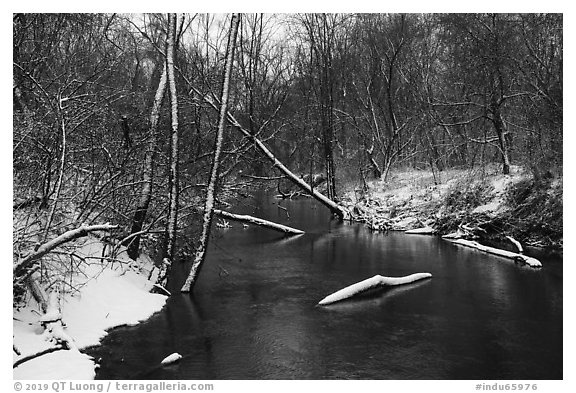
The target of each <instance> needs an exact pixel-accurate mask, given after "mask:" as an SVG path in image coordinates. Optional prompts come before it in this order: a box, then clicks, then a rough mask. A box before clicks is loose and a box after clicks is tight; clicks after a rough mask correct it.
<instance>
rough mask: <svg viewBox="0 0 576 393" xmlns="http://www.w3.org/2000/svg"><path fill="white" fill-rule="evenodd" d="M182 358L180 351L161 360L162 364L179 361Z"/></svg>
mask: <svg viewBox="0 0 576 393" xmlns="http://www.w3.org/2000/svg"><path fill="white" fill-rule="evenodd" d="M180 359H182V355H180V354H179V353H178V352H174V353H173V354H171V355H168V356H166V357H165V358H164V360H162V361H161V362H160V364H171V363H175V362H177V361H178V360H180Z"/></svg>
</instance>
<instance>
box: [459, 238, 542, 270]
mask: <svg viewBox="0 0 576 393" xmlns="http://www.w3.org/2000/svg"><path fill="white" fill-rule="evenodd" d="M452 243H456V244H460V245H462V246H466V247H471V248H475V249H477V250H480V251H484V252H487V253H489V254H493V255H498V256H501V257H504V258H510V259H514V260H520V261H522V262H524V263H525V264H527V265H529V266H531V267H542V263H541V262H540V261H539V260H537V259H536V258H532V257H529V256H526V255H523V254H518V253H515V252H512V251H507V250H501V249H499V248H495V247H490V246H485V245H483V244H480V243H478V242H475V241H473V240H464V239H458V240H453V241H452Z"/></svg>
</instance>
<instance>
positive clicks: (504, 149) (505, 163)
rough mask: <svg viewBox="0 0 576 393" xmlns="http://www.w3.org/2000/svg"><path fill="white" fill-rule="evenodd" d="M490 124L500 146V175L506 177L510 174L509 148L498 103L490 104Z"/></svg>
mask: <svg viewBox="0 0 576 393" xmlns="http://www.w3.org/2000/svg"><path fill="white" fill-rule="evenodd" d="M491 109H492V116H493V117H492V123H493V124H494V130H495V131H496V135H497V136H498V143H499V145H500V154H501V156H502V173H503V174H505V175H508V174H509V173H510V147H509V146H508V140H507V139H506V134H507V131H506V125H505V124H504V122H503V121H502V114H501V113H500V106H499V105H498V103H493V104H492V108H491Z"/></svg>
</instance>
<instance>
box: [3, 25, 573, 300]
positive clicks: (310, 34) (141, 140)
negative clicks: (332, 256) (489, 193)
mask: <svg viewBox="0 0 576 393" xmlns="http://www.w3.org/2000/svg"><path fill="white" fill-rule="evenodd" d="M13 41H14V44H13V123H14V127H13V129H14V131H13V157H14V161H13V173H14V204H13V206H14V239H13V243H14V261H15V266H16V267H18V269H17V270H19V272H18V275H19V277H22V276H27V275H31V274H32V270H39V271H40V273H41V277H42V278H43V279H44V278H45V277H46V273H48V272H47V271H46V269H48V265H46V264H44V262H43V258H41V257H39V258H35V259H34V261H31V262H28V261H30V258H32V257H34V255H38V253H39V252H42V250H43V249H44V248H43V247H46V245H49V244H51V243H50V242H53V241H55V240H56V239H61V236H63V235H64V234H66V233H69V232H70V231H74V230H76V229H79V228H90V227H93V226H97V225H102V224H103V223H108V222H109V223H111V225H113V226H114V230H113V231H112V232H109V233H107V234H106V235H98V236H101V237H104V238H105V240H106V241H110V242H111V243H113V244H118V243H122V245H123V246H125V247H127V252H128V255H129V256H130V257H131V258H132V259H136V258H137V257H138V255H139V254H140V252H141V251H142V250H143V249H145V250H147V251H148V252H150V253H153V254H155V255H158V257H159V260H161V259H163V258H169V259H170V260H172V261H173V262H174V261H177V260H179V259H182V257H189V256H190V255H195V256H196V259H197V262H196V263H194V266H196V267H195V268H194V271H199V267H200V266H201V262H200V261H202V260H203V258H204V254H205V252H206V247H207V244H208V240H209V235H210V224H211V222H212V215H213V209H215V208H221V207H222V206H221V205H223V204H224V203H225V202H226V201H230V200H233V199H234V198H235V197H236V196H238V193H239V192H241V191H242V189H243V188H244V186H245V185H246V183H247V181H248V180H247V179H248V177H247V176H246V175H251V176H254V177H255V178H256V177H260V178H274V177H278V176H279V175H281V177H282V179H281V180H278V182H281V183H282V186H283V187H286V186H287V185H288V186H290V183H292V184H295V187H297V188H298V189H299V190H300V191H301V192H303V193H304V194H308V195H311V196H313V197H314V198H316V199H317V200H318V201H319V202H320V203H321V204H322V205H324V206H325V207H326V208H327V209H329V210H330V211H331V212H332V213H334V215H336V216H338V217H340V218H344V219H346V218H349V216H350V212H349V211H348V210H347V208H346V207H344V205H343V204H342V203H341V201H340V199H339V197H341V195H342V192H341V191H342V188H343V187H344V185H345V184H346V182H347V181H351V180H352V181H358V182H361V183H363V184H364V186H365V184H366V180H367V179H369V178H373V177H377V178H382V179H384V180H387V179H388V177H389V174H390V171H391V170H392V169H393V168H399V167H412V168H419V169H427V170H430V171H432V173H434V174H436V173H438V172H440V171H443V170H445V169H447V168H453V167H459V168H461V167H467V168H468V167H470V168H472V167H478V166H482V165H485V164H488V163H497V164H498V165H499V166H500V167H501V170H502V173H508V172H509V171H510V166H511V165H522V166H524V167H526V168H529V170H530V171H531V172H532V173H533V175H534V177H535V178H536V179H542V178H547V177H550V176H555V175H556V172H557V171H558V168H561V165H562V105H563V103H562V97H563V90H562V88H563V84H562V66H563V35H562V15H561V14H284V15H270V14H245V15H211V14H181V15H175V14H169V15H165V14H141V15H136V14H130V15H124V14H14V15H13ZM318 173H323V174H324V177H325V179H326V183H325V184H324V185H322V186H314V185H313V184H310V183H311V182H307V181H306V180H305V179H306V178H309V179H311V178H312V176H313V175H315V174H318ZM227 210H228V209H227ZM231 213H234V212H233V211H231ZM116 225H118V228H116V227H115V226H116ZM111 228H112V227H110V229H111ZM183 228H192V230H191V232H187V233H186V235H184V233H183V232H184V231H183ZM62 245H64V244H63V243H62ZM52 250H55V251H56V253H52V254H53V256H54V257H55V258H56V259H60V260H61V261H62V263H64V261H65V260H66V261H68V259H69V258H72V259H75V257H74V256H73V252H72V250H67V251H64V250H62V249H60V248H54V249H51V251H52ZM64 252H67V253H68V254H66V255H65V254H63V253H64ZM66 263H68V262H66ZM21 282H22V280H17V285H16V286H17V287H19V288H22V286H21ZM185 289H186V288H185Z"/></svg>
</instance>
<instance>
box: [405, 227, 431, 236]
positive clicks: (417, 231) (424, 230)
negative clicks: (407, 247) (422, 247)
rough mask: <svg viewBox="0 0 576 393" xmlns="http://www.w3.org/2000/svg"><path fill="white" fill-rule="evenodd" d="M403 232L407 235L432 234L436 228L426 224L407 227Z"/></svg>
mask: <svg viewBox="0 0 576 393" xmlns="http://www.w3.org/2000/svg"><path fill="white" fill-rule="evenodd" d="M404 233H407V234H409V235H434V234H435V233H436V230H435V229H434V228H432V227H430V226H426V227H423V228H416V229H409V230H407V231H404Z"/></svg>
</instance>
